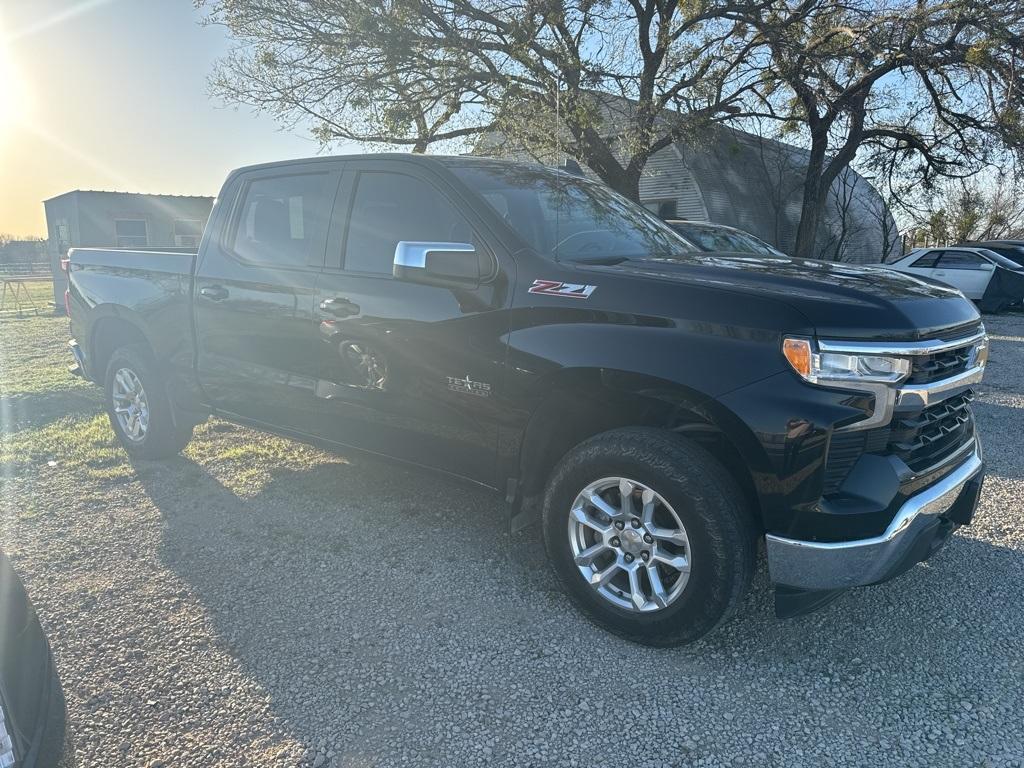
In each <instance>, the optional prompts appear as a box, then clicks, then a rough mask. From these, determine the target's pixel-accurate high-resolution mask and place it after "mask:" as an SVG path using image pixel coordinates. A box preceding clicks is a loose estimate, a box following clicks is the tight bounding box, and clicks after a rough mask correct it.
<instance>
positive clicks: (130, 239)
mask: <svg viewBox="0 0 1024 768" xmlns="http://www.w3.org/2000/svg"><path fill="white" fill-rule="evenodd" d="M114 234H115V235H116V236H117V247H118V248H145V247H146V246H147V245H149V233H148V230H147V227H146V220H145V219H115V220H114Z"/></svg>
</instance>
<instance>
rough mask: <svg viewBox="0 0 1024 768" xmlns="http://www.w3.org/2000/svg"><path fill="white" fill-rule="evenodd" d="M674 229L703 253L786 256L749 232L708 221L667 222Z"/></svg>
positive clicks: (669, 220)
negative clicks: (724, 252)
mask: <svg viewBox="0 0 1024 768" xmlns="http://www.w3.org/2000/svg"><path fill="white" fill-rule="evenodd" d="M665 223H666V224H668V225H669V226H670V227H672V229H674V230H675V231H676V232H678V233H679V234H680V235H682V236H683V237H684V238H686V240H687V242H690V243H693V244H694V245H696V246H697V248H699V249H700V250H702V251H709V252H714V251H729V252H732V253H754V254H758V255H760V256H783V257H784V256H785V255H786V254H784V253H783V252H782V251H780V250H779V249H778V248H776V247H774V246H772V245H769V244H768V243H766V242H765V241H764V240H762V239H761V238H759V237H754V236H753V235H752V234H750V233H749V232H744V231H743V230H742V229H736V228H735V227H727V226H725V225H724V224H711V223H709V222H706V221H683V220H680V219H668V220H667V221H666V222H665Z"/></svg>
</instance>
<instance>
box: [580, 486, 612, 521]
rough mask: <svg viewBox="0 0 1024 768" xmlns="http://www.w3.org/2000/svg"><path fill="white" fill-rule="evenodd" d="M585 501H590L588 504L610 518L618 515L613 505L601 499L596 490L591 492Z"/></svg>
mask: <svg viewBox="0 0 1024 768" xmlns="http://www.w3.org/2000/svg"><path fill="white" fill-rule="evenodd" d="M587 501H588V502H590V505H591V506H592V507H594V509H596V510H597V511H598V512H600V513H601V514H603V515H607V516H608V517H610V518H612V519H615V518H617V517H619V514H620V513H619V510H617V509H615V507H613V506H612V505H611V504H609V503H608V502H607V501H605V500H604V499H602V498H601V496H600V495H599V494H598V493H597V492H594V493H591V494H590V495H589V496H588V497H587Z"/></svg>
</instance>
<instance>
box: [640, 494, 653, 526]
mask: <svg viewBox="0 0 1024 768" xmlns="http://www.w3.org/2000/svg"><path fill="white" fill-rule="evenodd" d="M640 501H641V502H642V503H643V509H642V510H641V512H640V521H641V522H642V523H643V524H644V525H646V526H651V525H653V524H654V491H652V490H651V489H650V488H644V492H643V495H642V496H641V497H640Z"/></svg>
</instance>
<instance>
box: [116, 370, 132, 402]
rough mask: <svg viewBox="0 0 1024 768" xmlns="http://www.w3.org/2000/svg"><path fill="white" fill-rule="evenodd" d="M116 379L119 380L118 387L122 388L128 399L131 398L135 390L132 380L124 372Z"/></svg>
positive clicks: (119, 372) (118, 373)
mask: <svg viewBox="0 0 1024 768" xmlns="http://www.w3.org/2000/svg"><path fill="white" fill-rule="evenodd" d="M115 378H116V379H117V383H118V386H120V387H121V391H122V392H123V393H124V394H125V395H127V396H128V397H131V396H132V393H133V392H134V391H135V388H134V387H133V386H132V383H131V380H130V379H129V378H128V375H127V374H126V373H125V372H124V370H120V371H118V372H117V376H116V377H115Z"/></svg>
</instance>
